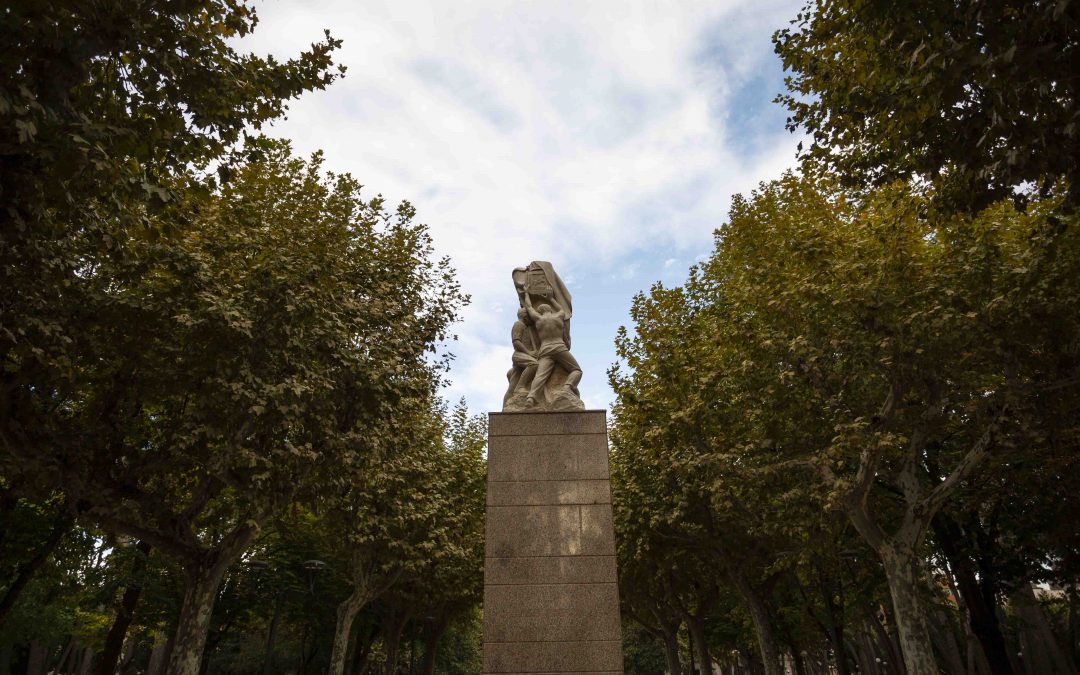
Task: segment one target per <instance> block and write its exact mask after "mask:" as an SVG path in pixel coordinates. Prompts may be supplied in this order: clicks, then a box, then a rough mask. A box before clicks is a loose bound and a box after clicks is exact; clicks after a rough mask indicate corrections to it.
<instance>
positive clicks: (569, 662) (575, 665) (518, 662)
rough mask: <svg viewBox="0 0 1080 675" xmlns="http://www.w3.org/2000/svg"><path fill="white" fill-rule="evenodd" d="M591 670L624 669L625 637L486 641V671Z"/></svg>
mask: <svg viewBox="0 0 1080 675" xmlns="http://www.w3.org/2000/svg"><path fill="white" fill-rule="evenodd" d="M616 664H617V665H616ZM589 671H594V672H616V673H622V672H623V671H622V641H621V640H605V641H602V642H487V643H485V644H484V672H485V673H537V672H550V673H581V672H589Z"/></svg>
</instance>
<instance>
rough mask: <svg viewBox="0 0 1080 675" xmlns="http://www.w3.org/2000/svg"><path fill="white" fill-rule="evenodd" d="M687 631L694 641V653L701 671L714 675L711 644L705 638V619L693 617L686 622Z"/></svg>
mask: <svg viewBox="0 0 1080 675" xmlns="http://www.w3.org/2000/svg"><path fill="white" fill-rule="evenodd" d="M686 629H687V630H688V631H690V635H691V637H692V638H693V641H694V652H695V655H696V656H697V660H698V666H699V670H700V671H701V672H702V673H710V674H711V673H712V655H710V654H709V643H708V640H707V639H706V638H705V617H703V616H692V617H690V618H688V619H687V621H686Z"/></svg>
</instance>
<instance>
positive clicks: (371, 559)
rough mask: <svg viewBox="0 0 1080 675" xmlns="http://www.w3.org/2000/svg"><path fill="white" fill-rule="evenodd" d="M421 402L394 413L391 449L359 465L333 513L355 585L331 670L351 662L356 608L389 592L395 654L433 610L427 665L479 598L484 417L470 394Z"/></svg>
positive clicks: (342, 611) (341, 613)
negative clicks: (409, 626)
mask: <svg viewBox="0 0 1080 675" xmlns="http://www.w3.org/2000/svg"><path fill="white" fill-rule="evenodd" d="M417 403H418V404H419V405H420V406H425V404H426V407H419V408H418V409H417V410H415V411H413V416H412V417H408V416H405V415H402V416H399V417H398V418H396V419H394V420H387V423H388V424H389V425H390V428H389V429H387V430H386V432H385V433H384V434H383V435H382V436H383V437H384V438H385V439H386V440H385V447H384V448H383V452H382V453H377V454H373V456H372V460H371V462H370V464H368V465H363V466H357V467H356V473H355V475H354V476H353V479H352V480H351V481H350V488H349V490H348V491H347V492H346V493H343V494H342V495H341V497H340V498H339V499H337V500H336V502H335V504H334V506H333V507H332V508H333V509H334V510H333V511H332V515H331V517H330V518H328V519H327V521H326V522H327V524H328V525H329V526H330V528H331V529H332V530H334V531H336V532H337V533H338V536H339V538H341V539H342V542H343V544H344V551H343V552H342V554H341V557H342V558H343V559H344V560H346V561H347V563H346V565H347V568H348V577H349V583H350V585H351V589H350V593H349V595H348V597H346V598H345V599H344V600H342V601H341V603H340V604H339V605H338V608H337V627H336V629H335V636H334V646H333V656H332V658H331V663H330V672H331V673H341V672H343V669H344V666H345V660H346V656H347V653H348V649H349V636H350V635H351V633H352V626H353V621H354V619H355V617H356V616H357V614H358V613H359V612H360V611H361V610H363V609H364V608H365V607H366V606H368V605H369V604H370V603H371V602H372V601H374V600H375V599H377V598H380V597H382V596H384V594H385V595H388V596H390V597H389V598H388V599H387V602H386V603H384V604H385V605H386V608H387V609H389V610H391V611H389V612H388V614H389V615H390V618H391V619H392V621H391V624H392V625H391V628H392V630H388V631H387V630H384V639H385V640H386V644H387V646H388V647H389V646H394V647H395V649H394V650H393V651H394V653H395V654H396V641H395V638H399V637H400V635H401V632H402V630H403V629H404V628H405V624H406V623H407V621H408V619H409V616H410V613H411V614H419V615H420V616H429V617H430V622H431V626H430V634H429V636H428V639H427V641H426V644H425V654H424V656H423V662H424V663H423V667H424V668H425V669H426V670H425V672H427V671H429V670H430V669H431V668H434V664H435V657H436V653H435V652H436V649H437V646H438V643H439V640H440V639H441V637H442V634H443V632H444V631H445V630H446V628H447V626H448V625H449V622H450V621H451V620H452V619H453V618H454V617H455V615H457V614H458V613H460V612H462V611H465V610H467V609H468V608H470V607H472V606H475V605H476V604H477V603H478V602H479V600H480V592H481V582H482V569H483V514H484V476H485V473H484V460H483V451H484V448H485V444H486V424H485V423H484V420H483V419H482V418H479V417H470V416H469V415H468V410H467V409H466V408H465V405H464V402H461V403H459V404H458V405H457V406H455V408H454V409H453V410H452V411H449V412H447V411H446V409H445V407H444V406H443V405H441V404H440V405H436V406H432V403H431V400H430V399H422V400H420V401H418V402H417ZM342 533H344V535H345V536H344V537H343V538H342V537H341V534H342ZM392 600H397V602H392ZM406 608H407V610H408V611H407V612H406V611H404V610H405V609H406ZM394 610H398V611H394ZM391 643H392V645H391Z"/></svg>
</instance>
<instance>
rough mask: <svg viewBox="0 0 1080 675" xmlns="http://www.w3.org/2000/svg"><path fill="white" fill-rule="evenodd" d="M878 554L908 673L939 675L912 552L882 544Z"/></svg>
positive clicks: (912, 674) (914, 674)
mask: <svg viewBox="0 0 1080 675" xmlns="http://www.w3.org/2000/svg"><path fill="white" fill-rule="evenodd" d="M878 554H879V556H880V557H881V562H882V565H883V566H884V568H885V578H886V581H887V582H888V584H889V595H890V596H891V597H892V604H893V619H894V620H895V621H896V632H897V637H898V639H899V641H900V651H901V652H902V653H903V656H904V668H905V671H906V672H907V674H908V675H938V673H939V671H938V667H937V663H936V662H935V661H934V652H933V647H932V646H931V642H930V630H929V628H928V627H927V620H926V612H925V611H924V609H923V606H922V602H921V601H920V599H919V581H918V573H917V570H916V558H915V555H914V554H913V553H909V552H907V551H897V550H896V547H892V546H887V545H886V546H882V547H881V550H880V551H879V552H878Z"/></svg>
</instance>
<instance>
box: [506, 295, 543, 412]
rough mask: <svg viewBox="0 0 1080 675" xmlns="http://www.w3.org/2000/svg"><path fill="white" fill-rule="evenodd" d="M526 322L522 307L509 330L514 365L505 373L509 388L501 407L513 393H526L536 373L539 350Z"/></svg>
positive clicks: (526, 317) (527, 319) (527, 314)
mask: <svg viewBox="0 0 1080 675" xmlns="http://www.w3.org/2000/svg"><path fill="white" fill-rule="evenodd" d="M528 321H529V312H528V310H526V309H525V308H524V307H522V308H520V309H519V310H518V313H517V321H515V322H514V327H513V328H511V329H510V341H511V342H512V343H513V345H514V356H513V357H512V359H511V360H512V362H513V364H514V365H513V366H512V367H511V368H510V371H509V372H508V373H506V379H507V380H509V381H510V386H509V387H507V389H506V396H504V397H503V405H506V403H507V401H509V400H510V398H511V397H512V396H513V395H514V393H515V392H518V391H522V390H524V391H528V388H529V384H530V383H531V382H532V379H533V374H534V373H535V372H536V366H537V364H538V361H537V352H538V351H539V350H538V349H537V346H536V340H535V338H534V337H533V328H532V327H531V326H529V325H528V323H527V322H528Z"/></svg>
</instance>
